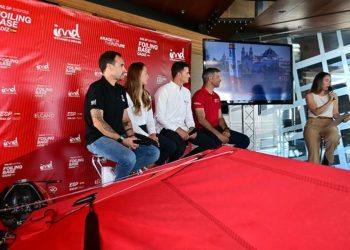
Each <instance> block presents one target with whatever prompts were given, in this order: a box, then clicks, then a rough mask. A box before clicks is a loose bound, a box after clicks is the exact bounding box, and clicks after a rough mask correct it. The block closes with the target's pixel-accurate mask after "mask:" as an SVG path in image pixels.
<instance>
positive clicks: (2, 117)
mask: <svg viewBox="0 0 350 250" xmlns="http://www.w3.org/2000/svg"><path fill="white" fill-rule="evenodd" d="M20 118H21V113H19V112H12V111H0V121H10V120H12V121H16V120H19V119H20Z"/></svg>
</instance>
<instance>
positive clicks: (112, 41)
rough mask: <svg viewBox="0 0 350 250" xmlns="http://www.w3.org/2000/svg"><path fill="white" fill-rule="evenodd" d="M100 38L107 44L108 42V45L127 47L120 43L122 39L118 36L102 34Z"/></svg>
mask: <svg viewBox="0 0 350 250" xmlns="http://www.w3.org/2000/svg"><path fill="white" fill-rule="evenodd" d="M100 40H101V41H104V42H105V44H107V45H110V46H114V47H117V48H122V49H125V44H123V43H120V41H119V40H118V39H116V38H111V37H105V36H100Z"/></svg>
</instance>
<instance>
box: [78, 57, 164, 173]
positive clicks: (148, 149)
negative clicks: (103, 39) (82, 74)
mask: <svg viewBox="0 0 350 250" xmlns="http://www.w3.org/2000/svg"><path fill="white" fill-rule="evenodd" d="M124 65H125V64H124V60H123V58H122V56H121V54H119V53H118V52H115V51H106V52H105V53H103V54H102V55H101V56H100V59H99V66H100V69H101V71H102V78H101V79H100V80H98V81H96V82H94V83H92V84H91V85H90V87H89V89H88V91H87V93H86V96H85V102H84V116H85V123H86V142H87V148H88V150H89V151H90V152H92V153H93V154H98V155H101V156H103V157H105V158H107V159H109V160H111V161H114V162H116V163H117V168H116V169H115V174H116V180H117V179H121V178H124V177H126V176H128V175H129V174H130V172H131V171H132V170H133V171H137V170H139V169H141V168H142V167H144V166H146V165H148V164H151V163H154V162H155V161H156V160H157V159H158V157H159V150H158V148H157V147H155V146H153V145H147V146H146V145H138V144H136V143H134V140H136V137H135V136H134V131H133V129H132V124H131V122H130V119H129V116H128V112H127V108H128V104H127V99H126V92H125V89H124V88H123V87H122V86H120V85H119V84H117V81H119V80H121V79H123V78H124V77H125V75H126V69H125V66H124ZM125 136H127V137H126V138H125Z"/></svg>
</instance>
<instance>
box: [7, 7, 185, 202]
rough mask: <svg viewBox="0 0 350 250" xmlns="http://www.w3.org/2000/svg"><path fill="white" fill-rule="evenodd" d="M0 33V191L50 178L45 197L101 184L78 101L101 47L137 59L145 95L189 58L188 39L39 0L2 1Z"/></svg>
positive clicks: (97, 72) (93, 73)
mask: <svg viewBox="0 0 350 250" xmlns="http://www.w3.org/2000/svg"><path fill="white" fill-rule="evenodd" d="M0 34H1V39H0V89H1V92H0V143H1V145H0V147H1V153H0V154H1V161H0V167H1V177H0V178H1V182H0V183H1V184H0V191H1V190H3V188H4V187H5V186H8V185H10V184H12V183H14V182H15V181H17V180H19V179H28V180H31V181H42V180H46V181H52V183H51V184H49V185H47V186H46V188H47V189H48V192H49V194H50V196H52V197H55V196H59V195H62V194H66V193H69V192H74V191H78V190H81V189H84V188H87V187H90V186H92V185H96V184H99V183H100V179H99V178H98V175H97V174H96V172H95V170H94V169H93V167H92V164H91V154H90V153H89V152H88V151H87V149H86V147H85V140H84V130H85V123H84V117H83V102H84V96H85V93H86V91H87V89H88V86H89V84H91V83H92V82H94V81H96V80H98V79H99V78H100V77H101V75H102V74H101V72H100V70H99V68H98V58H99V56H100V54H102V53H103V52H104V51H106V50H116V51H118V52H120V53H121V54H122V55H123V57H124V59H125V62H126V66H128V65H130V64H131V63H132V62H137V61H141V62H144V63H145V64H146V65H147V66H148V69H149V73H150V80H149V84H148V86H147V89H148V90H149V91H150V92H151V93H154V92H155V90H156V89H157V88H158V87H159V86H161V85H162V84H165V83H167V82H169V81H170V80H171V72H170V68H171V65H172V64H173V62H174V61H179V60H183V61H186V62H188V63H189V62H190V61H191V41H190V40H187V39H182V38H179V37H174V36H170V35H166V34H162V33H158V32H153V31H150V30H146V29H142V28H138V27H134V26H131V25H127V24H123V23H119V22H115V21H111V20H107V19H103V18H99V17H95V16H92V15H88V14H84V13H79V12H76V11H73V10H67V9H63V8H60V7H57V6H54V5H48V4H46V3H41V2H38V1H24V0H23V1H18V0H16V1H14V0H2V1H1V3H0ZM55 181H59V182H57V183H55Z"/></svg>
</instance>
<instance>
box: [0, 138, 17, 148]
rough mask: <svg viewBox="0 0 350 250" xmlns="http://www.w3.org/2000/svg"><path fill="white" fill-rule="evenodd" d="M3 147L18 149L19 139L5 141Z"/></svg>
mask: <svg viewBox="0 0 350 250" xmlns="http://www.w3.org/2000/svg"><path fill="white" fill-rule="evenodd" d="M3 146H4V148H17V147H19V144H18V139H17V137H16V138H15V139H14V140H12V141H7V140H4V143H3Z"/></svg>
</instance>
